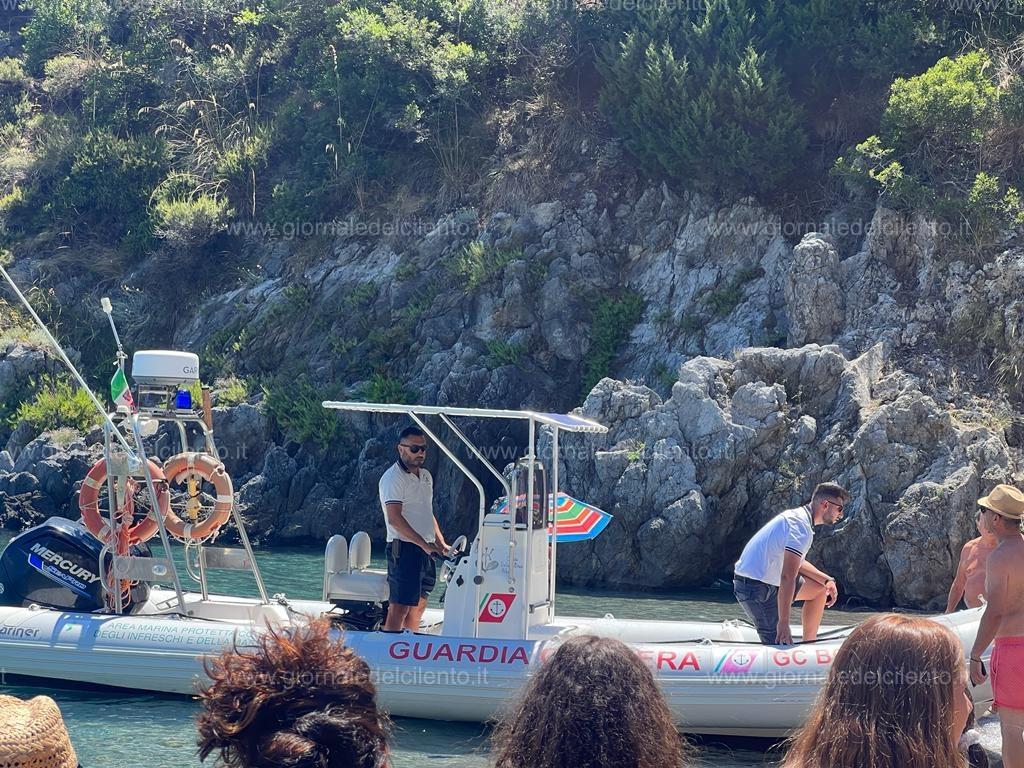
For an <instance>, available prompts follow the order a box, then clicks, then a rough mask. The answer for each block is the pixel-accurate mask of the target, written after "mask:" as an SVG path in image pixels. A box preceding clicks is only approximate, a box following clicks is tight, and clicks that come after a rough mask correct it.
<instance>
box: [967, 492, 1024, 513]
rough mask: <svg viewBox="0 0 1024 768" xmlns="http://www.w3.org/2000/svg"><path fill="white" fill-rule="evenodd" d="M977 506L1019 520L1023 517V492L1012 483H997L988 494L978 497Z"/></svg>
mask: <svg viewBox="0 0 1024 768" xmlns="http://www.w3.org/2000/svg"><path fill="white" fill-rule="evenodd" d="M978 506H979V507H985V509H991V510H992V511H993V512H995V513H996V514H997V515H1002V516H1003V517H1008V518H1010V519H1011V520H1020V519H1021V518H1024V493H1021V492H1020V491H1019V490H1018V489H1016V488H1014V487H1013V486H1012V485H997V486H996V487H995V488H993V489H992V492H991V493H990V494H989V495H988V496H982V497H981V498H980V499H978Z"/></svg>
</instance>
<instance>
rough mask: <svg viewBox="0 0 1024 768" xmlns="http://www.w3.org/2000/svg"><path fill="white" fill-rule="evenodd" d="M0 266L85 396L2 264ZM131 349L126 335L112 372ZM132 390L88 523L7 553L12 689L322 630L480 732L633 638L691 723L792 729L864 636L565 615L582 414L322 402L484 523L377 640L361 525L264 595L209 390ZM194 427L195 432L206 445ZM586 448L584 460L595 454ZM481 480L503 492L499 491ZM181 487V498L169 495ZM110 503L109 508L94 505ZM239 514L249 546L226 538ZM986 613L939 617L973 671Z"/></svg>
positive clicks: (398, 695)
mask: <svg viewBox="0 0 1024 768" xmlns="http://www.w3.org/2000/svg"><path fill="white" fill-rule="evenodd" d="M0 273H2V274H3V276H4V277H5V278H7V279H8V281H9V282H10V283H11V285H12V287H13V288H14V290H15V292H16V294H17V295H18V297H19V298H20V299H21V300H22V301H23V303H24V304H25V306H26V307H27V308H28V310H29V312H30V313H31V314H32V316H33V318H34V319H35V320H36V321H37V323H38V324H39V325H40V326H41V327H42V329H43V331H44V333H45V334H46V336H47V337H48V338H49V339H50V340H51V342H52V343H53V345H54V346H55V348H56V349H57V350H58V354H59V355H60V356H61V357H62V359H64V361H65V364H66V365H68V366H69V369H70V370H71V371H72V373H73V375H74V376H75V377H76V378H77V380H78V381H79V383H80V385H81V386H83V387H85V386H86V384H85V382H84V380H82V378H81V376H80V375H79V374H78V372H77V370H75V368H74V366H73V364H72V363H71V361H70V360H68V359H67V357H66V355H65V354H64V352H63V350H62V349H61V348H60V345H59V344H58V343H57V341H56V340H55V339H53V337H52V336H51V335H50V334H49V331H48V330H47V329H46V327H45V325H43V324H42V322H41V321H39V320H38V316H36V315H35V313H34V311H33V310H32V308H31V305H30V304H29V303H28V301H27V300H26V299H25V298H24V296H23V295H22V294H21V292H20V291H18V289H17V286H16V285H14V283H13V281H10V278H9V276H8V275H7V273H6V272H5V271H4V270H3V267H2V266H0ZM108 307H109V304H105V305H104V309H105V311H107V310H108ZM108 315H109V311H108ZM111 326H112V328H113V327H114V326H113V321H112V320H111ZM114 333H115V337H116V336H117V334H116V328H115V329H114ZM124 357H125V355H124V353H123V350H122V349H121V347H120V341H118V361H119V364H123V362H124ZM115 378H117V377H115ZM132 378H133V379H134V380H135V383H136V388H137V393H138V402H137V403H136V402H135V401H134V399H133V398H131V397H127V398H126V399H125V401H124V402H121V403H120V405H118V406H117V408H116V409H115V411H114V412H113V413H108V412H107V411H106V409H105V408H103V406H102V405H101V404H100V403H99V401H98V400H97V399H96V398H95V396H94V395H93V394H92V393H91V392H90V397H91V398H92V400H93V401H94V403H95V405H96V407H97V408H100V409H101V412H102V415H103V420H104V437H105V439H104V459H103V462H104V464H103V467H101V468H99V469H97V468H94V470H96V472H95V473H94V472H93V471H92V470H91V471H90V476H91V477H93V481H92V482H91V484H90V485H88V486H87V485H85V484H83V490H84V489H86V488H87V487H89V488H91V490H90V491H89V492H87V493H86V494H85V499H84V500H83V501H82V502H81V503H80V508H81V509H82V512H83V517H82V519H81V520H71V519H64V518H59V517H55V518H51V519H49V520H47V521H46V522H44V523H43V524H41V525H39V526H36V527H34V528H31V529H29V530H27V531H25V532H23V533H21V534H20V535H18V536H17V537H15V538H14V539H12V540H11V542H10V543H9V544H8V546H7V548H6V549H5V550H4V552H3V553H2V555H0V668H2V669H3V671H4V674H5V676H6V679H8V680H10V679H17V678H27V679H28V680H29V681H39V680H42V681H45V683H46V684H47V685H52V684H53V682H54V681H62V682H73V683H79V684H86V685H90V686H103V687H110V688H117V689H127V690H132V691H147V692H162V693H171V694H185V695H189V694H194V693H195V692H196V691H197V689H198V687H200V686H201V685H202V684H203V682H204V680H205V679H206V674H205V663H206V661H207V660H208V659H209V658H210V657H211V656H214V655H216V654H218V653H219V652H221V651H222V650H224V649H226V648H229V647H232V646H237V647H241V648H245V647H249V646H251V645H252V644H253V643H255V642H256V640H257V639H258V637H259V636H260V635H261V634H262V633H265V632H268V631H272V630H273V631H285V632H287V631H290V630H292V629H294V628H299V627H302V626H303V625H305V624H307V623H308V622H310V621H313V620H317V619H326V620H328V621H330V622H331V623H332V625H333V626H334V627H335V631H337V632H338V633H339V635H340V636H341V637H343V639H344V642H345V643H346V644H347V645H348V646H350V647H351V648H352V649H353V650H355V652H356V653H358V654H359V655H360V656H361V657H362V658H363V659H364V660H365V661H366V662H367V664H368V665H369V667H370V669H371V671H372V674H373V678H374V681H375V683H376V686H377V690H378V695H379V702H380V704H381V705H382V707H383V708H384V709H386V710H387V711H389V712H390V713H391V714H392V715H397V716H403V717H418V718H427V719H437V720H452V721H459V720H461V721H486V720H489V719H491V718H493V717H495V716H496V715H498V714H500V712H501V710H502V708H503V707H505V706H507V705H508V704H509V703H510V702H511V701H513V700H514V698H515V697H516V695H517V694H518V692H519V691H520V689H521V688H522V686H523V684H524V683H525V682H526V680H527V679H528V678H529V677H530V675H531V674H532V673H533V672H534V671H535V670H536V669H537V668H538V666H539V665H541V664H543V663H544V660H545V659H546V658H548V657H549V656H550V655H551V654H552V653H553V652H554V651H555V650H556V649H557V648H558V646H559V644H560V643H561V642H562V641H564V640H565V639H566V638H568V637H572V636H574V635H581V634H593V635H600V636H604V637H613V638H617V639H619V640H621V641H623V642H624V643H626V644H628V645H629V646H630V647H631V648H632V649H633V650H634V651H635V652H636V653H637V655H638V656H639V657H640V658H641V659H642V660H643V661H644V662H646V663H647V664H648V665H649V666H650V668H651V670H652V672H653V673H654V676H655V678H656V679H657V681H658V683H659V685H660V687H661V690H662V691H663V692H664V694H665V696H666V698H667V700H668V703H669V706H670V708H671V710H672V712H673V714H674V717H675V719H676V721H677V723H678V725H679V727H680V728H681V729H682V730H684V731H686V732H690V733H699V734H716V735H740V736H767V737H779V736H783V735H785V734H787V733H789V732H791V731H792V730H793V729H794V728H795V727H797V726H798V725H799V724H800V723H801V722H802V721H803V719H804V718H805V716H806V714H807V712H808V710H809V708H810V707H811V705H812V703H813V701H814V699H815V697H816V695H817V693H818V691H819V689H820V688H821V686H822V683H823V682H824V680H825V677H826V675H827V674H828V670H829V667H830V665H831V663H832V660H833V659H834V658H835V654H836V652H837V650H838V649H839V647H840V646H841V645H842V643H843V641H844V640H845V638H846V637H847V636H848V635H849V633H850V631H851V630H852V628H853V627H852V626H838V627H827V626H826V627H823V628H822V629H821V631H820V633H819V636H818V639H817V640H816V641H814V642H802V641H801V640H800V638H799V635H797V638H796V643H795V644H794V645H792V646H786V647H774V646H764V645H761V644H760V643H759V641H758V637H757V633H756V631H755V630H754V628H753V627H751V626H749V625H748V624H746V623H745V622H742V621H723V622H700V621H649V620H645V621H634V620H624V619H618V618H615V617H613V616H611V615H607V616H605V617H604V618H585V617H572V616H561V615H559V614H558V613H557V611H556V604H557V594H556V580H555V574H556V569H557V551H558V547H559V546H561V545H564V544H565V543H566V541H567V540H568V541H571V540H572V539H573V538H574V537H575V538H578V537H579V536H581V535H587V534H586V531H583V533H581V525H582V528H583V529H585V528H586V527H587V525H588V524H589V525H590V528H591V531H593V530H598V529H599V528H600V527H601V521H606V519H607V515H606V514H605V513H601V512H600V511H599V510H596V509H594V508H592V507H590V506H589V505H586V504H581V503H579V502H576V501H575V499H573V498H572V497H570V496H569V495H568V493H567V489H562V488H561V486H560V483H559V468H560V465H561V463H562V461H563V458H562V456H561V455H560V441H561V439H562V438H563V436H564V435H600V434H603V433H604V432H606V431H607V430H606V428H605V427H604V426H602V425H600V424H598V423H595V422H594V421H592V420H589V419H585V418H583V417H581V416H579V415H576V414H557V413H545V412H539V411H531V410H496V409H481V408H461V407H448V406H427V405H404V404H382V403H363V402H337V401H324V402H323V403H322V406H323V407H324V408H327V409H330V410H332V411H337V412H339V414H340V413H361V414H375V415H376V416H377V417H378V418H387V417H388V416H391V417H400V418H402V419H404V420H406V421H408V422H411V423H414V424H416V425H417V426H419V427H420V428H421V429H422V430H423V431H424V433H425V434H426V435H427V437H428V438H429V439H430V440H431V441H432V442H433V444H434V445H435V446H436V447H437V448H438V449H440V451H441V453H443V454H444V456H445V457H446V459H447V460H449V461H451V462H452V463H453V464H454V465H455V466H456V467H457V468H458V470H459V471H460V472H462V473H463V474H464V475H465V476H466V478H467V480H468V481H469V482H470V483H471V485H472V486H473V487H474V488H475V489H476V491H477V496H478V506H477V511H478V525H477V530H476V532H475V535H474V537H473V540H472V541H471V542H470V541H467V540H466V538H465V537H460V539H459V540H457V541H456V542H454V543H453V545H452V547H451V548H450V549H449V551H448V552H447V553H446V557H445V558H444V560H443V564H442V567H441V573H440V577H439V587H440V588H442V589H443V590H444V600H443V606H442V607H441V608H428V609H427V610H426V611H425V613H424V615H423V618H422V621H421V625H420V628H419V631H418V632H410V631H403V632H399V633H391V632H384V631H381V629H380V627H381V626H382V622H383V619H384V616H385V612H386V610H387V598H388V587H387V580H386V572H384V571H382V570H379V569H374V568H372V567H371V549H372V547H371V540H370V537H369V536H368V535H367V534H366V533H365V532H358V533H356V534H355V535H353V536H352V538H351V541H348V540H347V539H346V538H345V537H343V536H340V535H339V536H333V537H332V538H331V539H330V540H329V541H328V542H327V543H326V546H325V553H324V574H323V585H322V595H321V599H320V600H296V599H291V598H288V597H287V596H285V595H281V594H275V595H268V593H267V589H266V587H265V584H264V581H263V578H262V575H261V573H260V569H259V565H258V561H257V557H256V554H255V552H254V550H253V547H252V546H251V544H250V541H249V538H248V535H247V533H246V529H245V521H244V520H243V518H242V516H241V514H239V510H238V509H237V507H236V506H235V505H234V502H233V499H231V498H230V497H229V496H228V495H227V494H226V493H225V492H224V491H225V488H227V487H229V486H226V485H225V484H224V481H223V478H220V479H219V480H218V481H217V483H216V488H215V490H214V491H212V492H203V490H202V487H201V486H202V482H203V481H211V480H212V479H213V476H214V475H215V474H216V471H217V465H216V463H215V462H210V461H207V460H205V459H203V458H202V457H211V456H216V455H217V450H216V443H215V441H214V437H213V422H212V418H211V417H210V409H209V398H206V397H204V398H203V405H202V407H194V406H193V404H192V402H191V400H190V399H189V398H185V397H183V396H182V393H183V392H188V391H189V387H190V386H194V385H195V384H196V383H197V382H198V380H199V371H198V359H197V358H196V357H195V356H194V355H193V356H190V355H189V354H188V353H181V352H174V351H159V350H157V351H143V352H137V353H136V355H135V358H134V364H133V369H132ZM87 391H88V389H87ZM339 418H342V417H341V416H340V415H339ZM479 419H501V420H505V421H511V422H516V423H518V425H519V426H521V427H525V432H526V434H527V436H528V439H527V443H526V446H525V448H524V450H523V453H522V455H521V456H519V457H518V458H517V459H516V460H515V461H513V462H512V463H511V464H509V465H508V466H507V467H505V468H503V469H501V470H499V469H498V468H497V467H496V466H494V465H493V464H492V463H491V461H489V459H488V455H489V454H488V452H487V451H485V450H484V449H482V448H481V447H480V446H477V445H476V444H474V443H473V442H472V441H471V440H470V439H469V438H468V437H467V433H466V431H465V429H464V426H465V422H466V421H468V420H479ZM166 423H169V424H172V425H174V427H173V428H172V432H176V433H177V434H178V435H179V437H180V440H181V442H182V446H181V447H182V453H181V454H179V455H178V457H174V459H173V460H168V462H165V463H164V464H163V465H161V464H159V463H157V462H155V461H154V460H153V459H151V458H149V457H148V456H147V453H146V450H145V447H146V441H145V437H146V436H147V435H152V434H154V433H155V431H156V430H157V429H159V427H160V425H161V424H166ZM432 425H433V426H432ZM190 430H191V434H199V435H201V436H202V443H203V446H202V447H201V448H200V449H199V450H196V449H195V447H194V446H193V445H192V444H191V442H190ZM442 431H443V432H444V435H443V438H444V439H443V438H442ZM573 439H576V440H577V443H578V444H577V445H576V446H574V447H575V448H579V445H582V444H583V442H584V441H580V440H578V439H577V438H573ZM574 453H575V451H574ZM193 454H196V455H194V456H193ZM181 457H184V458H181ZM170 465H173V467H174V470H173V472H172V473H171V475H170V476H168V475H167V473H165V472H164V468H166V467H167V466H170ZM471 465H472V466H471ZM484 472H486V473H487V474H489V475H490V476H491V478H492V479H491V480H490V481H489V482H490V484H491V485H492V486H494V487H497V488H499V489H500V491H499V492H498V494H497V495H498V496H499V497H500V498H489V497H488V494H487V492H486V489H485V485H484V482H483V479H482V477H483V474H482V473H484ZM218 477H219V476H218ZM98 478H102V481H100V480H99V479H98ZM182 478H184V480H183V488H181V489H179V490H175V489H174V485H175V483H174V481H175V480H176V479H177V480H182ZM573 490H574V491H575V492H577V493H580V494H583V493H585V490H586V489H573ZM93 491H95V493H93ZM104 492H105V493H106V495H105V497H104ZM492 495H493V494H492ZM104 501H105V510H104V511H105V515H103V514H101V513H100V512H99V510H100V509H101V507H102V506H103V502H104ZM563 507H564V508H566V509H568V510H569V515H570V517H571V514H572V510H574V509H575V510H577V511H580V510H582V514H580V515H579V516H578V518H577V519H576V520H575V521H574V522H573V523H570V524H567V523H566V519H567V518H566V516H565V515H563V514H561V512H562V511H563ZM602 516H603V517H602ZM227 519H230V520H232V521H233V522H234V524H235V527H236V528H237V531H238V538H239V546H236V547H224V546H217V545H216V543H215V542H214V541H213V538H214V536H215V534H216V529H217V528H218V527H219V525H220V524H221V523H223V522H224V521H226V520H227ZM208 520H212V521H213V523H209V524H207V522H206V521H208ZM581 520H582V521H587V520H589V521H590V523H588V524H581V523H580V521H581ZM218 521H219V522H218ZM154 523H155V525H154ZM560 524H561V525H562V526H563V529H562V531H561V532H560V529H559V526H560ZM150 532H151V535H152V536H153V537H154V538H155V537H156V536H159V540H160V542H161V543H162V544H163V553H162V554H160V555H154V553H153V552H152V551H151V550H149V549H148V547H147V546H146V544H145V542H144V541H141V540H138V539H141V537H142V536H143V535H144V533H150ZM175 544H180V545H181V546H182V547H183V548H184V567H183V568H181V569H179V567H178V566H177V564H176V562H175V559H174V558H172V557H170V556H168V553H170V552H171V547H172V545H175ZM215 570H237V571H248V572H251V574H252V575H253V577H254V580H255V583H256V586H257V591H258V593H259V594H258V596H255V597H245V596H238V595H220V594H214V593H211V592H210V590H209V587H208V576H209V574H210V572H211V571H215ZM186 587H187V588H186ZM981 611H982V609H973V610H965V611H960V612H958V613H953V614H950V615H945V616H938V617H935V618H934V620H935V621H937V622H940V623H943V624H945V625H947V626H949V627H950V628H951V629H952V630H953V631H954V632H955V633H956V634H957V635H958V637H959V638H960V641H961V643H962V644H963V646H964V655H965V659H966V658H967V656H968V649H969V648H970V646H971V644H972V643H973V641H974V637H975V634H976V632H977V628H978V623H979V621H980V617H981ZM990 651H991V649H989V651H986V654H985V658H986V660H987V658H988V655H989V654H990ZM973 696H974V698H975V704H976V709H977V711H978V712H979V714H981V713H983V712H984V711H985V710H986V709H987V708H988V707H989V705H990V704H991V701H992V693H991V688H990V686H989V685H988V683H986V684H985V685H983V686H979V687H978V688H975V689H974V691H973Z"/></svg>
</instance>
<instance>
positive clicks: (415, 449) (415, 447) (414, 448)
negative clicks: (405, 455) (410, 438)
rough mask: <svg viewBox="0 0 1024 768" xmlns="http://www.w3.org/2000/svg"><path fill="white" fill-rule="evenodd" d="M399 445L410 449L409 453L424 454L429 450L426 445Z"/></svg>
mask: <svg viewBox="0 0 1024 768" xmlns="http://www.w3.org/2000/svg"><path fill="white" fill-rule="evenodd" d="M399 445H400V446H402V447H403V448H406V449H408V451H409V453H423V452H424V451H425V450H427V446H425V445H409V444H408V443H399Z"/></svg>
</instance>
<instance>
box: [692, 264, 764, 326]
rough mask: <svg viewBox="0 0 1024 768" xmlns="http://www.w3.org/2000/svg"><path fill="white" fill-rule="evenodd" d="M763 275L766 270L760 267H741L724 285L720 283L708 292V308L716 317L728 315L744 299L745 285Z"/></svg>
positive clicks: (706, 300)
mask: <svg viewBox="0 0 1024 768" xmlns="http://www.w3.org/2000/svg"><path fill="white" fill-rule="evenodd" d="M762 275H764V270H762V269H761V268H760V267H752V268H748V269H741V270H740V271H739V272H737V273H736V274H735V275H733V276H732V277H731V278H729V280H728V281H726V283H725V284H724V285H720V286H719V287H718V288H715V289H714V290H712V291H711V292H709V293H708V294H707V296H706V297H705V302H706V303H707V305H708V308H709V309H710V310H711V311H712V313H713V314H714V315H715V316H716V317H719V318H722V317H727V316H728V315H729V314H730V313H731V312H732V311H733V310H734V309H736V307H738V306H739V305H740V303H741V302H742V301H743V287H744V286H745V285H746V284H747V283H749V282H750V281H751V280H756V279H757V278H759V277H761V276H762Z"/></svg>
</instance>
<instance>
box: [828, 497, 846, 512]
mask: <svg viewBox="0 0 1024 768" xmlns="http://www.w3.org/2000/svg"><path fill="white" fill-rule="evenodd" d="M825 503H826V504H831V505H832V506H833V507H835V508H836V509H838V510H839V511H840V512H842V511H843V510H845V509H846V505H845V504H836V503H835V502H834V501H829V500H828V499H825Z"/></svg>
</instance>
